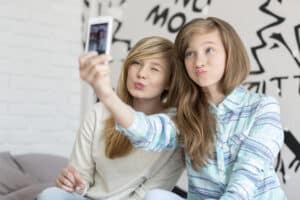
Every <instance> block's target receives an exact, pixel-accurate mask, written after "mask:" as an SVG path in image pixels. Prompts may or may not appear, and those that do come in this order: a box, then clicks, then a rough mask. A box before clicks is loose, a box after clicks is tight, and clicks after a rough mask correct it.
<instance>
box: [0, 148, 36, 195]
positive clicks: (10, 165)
mask: <svg viewBox="0 0 300 200" xmlns="http://www.w3.org/2000/svg"><path fill="white" fill-rule="evenodd" d="M35 183H37V180H36V179H35V178H33V177H32V176H30V175H28V174H26V173H24V172H23V171H22V169H21V168H20V167H19V165H18V163H16V161H15V160H14V158H13V157H12V155H11V154H10V153H8V152H3V153H0V195H6V194H8V193H11V192H14V191H16V190H19V189H22V188H24V187H26V186H29V185H32V184H35Z"/></svg>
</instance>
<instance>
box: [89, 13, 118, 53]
mask: <svg viewBox="0 0 300 200" xmlns="http://www.w3.org/2000/svg"><path fill="white" fill-rule="evenodd" d="M112 25H113V18H112V17H110V16H99V17H91V18H89V21H88V31H87V40H86V46H85V51H86V52H88V51H97V52H98V54H103V53H105V54H110V47H111V41H112Z"/></svg>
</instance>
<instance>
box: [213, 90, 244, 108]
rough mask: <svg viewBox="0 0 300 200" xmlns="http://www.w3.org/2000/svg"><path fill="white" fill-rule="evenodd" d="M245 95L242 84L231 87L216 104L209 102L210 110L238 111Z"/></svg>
mask: <svg viewBox="0 0 300 200" xmlns="http://www.w3.org/2000/svg"><path fill="white" fill-rule="evenodd" d="M245 95H246V89H245V88H244V87H243V86H238V87H236V88H235V89H233V90H232V91H231V92H230V93H229V94H228V95H227V96H226V97H225V98H224V99H223V101H222V102H221V103H220V104H219V105H218V106H216V105H214V104H213V103H210V105H211V107H212V111H213V112H214V113H220V112H221V113H222V112H224V111H226V110H231V111H232V112H235V111H238V110H239V109H238V108H240V107H241V106H242V99H243V98H244V96H245Z"/></svg>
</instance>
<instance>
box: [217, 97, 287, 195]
mask: <svg viewBox="0 0 300 200" xmlns="http://www.w3.org/2000/svg"><path fill="white" fill-rule="evenodd" d="M282 145H283V130H282V127H281V122H280V109H279V105H278V103H277V101H276V100H275V99H273V98H271V97H265V98H264V99H263V100H262V101H261V103H260V105H259V107H258V109H257V115H256V118H255V122H254V123H253V127H252V128H251V130H250V134H249V136H248V137H247V138H246V139H245V140H244V141H243V142H242V144H241V146H240V150H239V152H238V155H237V159H236V162H235V164H234V167H233V169H232V175H231V177H230V180H229V183H228V186H227V188H226V190H225V193H224V194H223V196H222V197H221V200H227V199H228V200H229V199H251V198H252V197H253V195H254V190H255V189H259V184H261V183H262V181H263V180H264V178H269V183H268V184H270V187H276V184H277V183H276V180H273V179H272V175H274V174H273V173H272V172H274V170H273V165H274V161H275V159H276V157H277V154H278V152H279V150H280V148H281V146H282ZM277 187H278V185H277ZM278 198H279V197H278Z"/></svg>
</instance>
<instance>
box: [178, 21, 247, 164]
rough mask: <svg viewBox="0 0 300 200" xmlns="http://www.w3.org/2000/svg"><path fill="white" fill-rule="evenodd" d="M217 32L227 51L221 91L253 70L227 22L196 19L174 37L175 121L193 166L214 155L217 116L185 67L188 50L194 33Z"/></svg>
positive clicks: (220, 83) (236, 84)
mask: <svg viewBox="0 0 300 200" xmlns="http://www.w3.org/2000/svg"><path fill="white" fill-rule="evenodd" d="M216 30H217V31H218V32H219V34H220V36H221V39H222V42H223V45H224V48H225V52H226V66H225V72H224V75H223V77H222V79H221V80H220V82H219V87H220V90H221V91H222V92H223V93H224V94H225V95H227V94H228V93H230V92H231V91H232V90H233V89H234V88H235V87H236V86H238V85H240V84H241V83H242V82H243V81H244V80H245V79H246V77H247V75H248V73H249V69H250V64H249V58H248V55H247V52H246V49H245V47H244V45H243V43H242V41H241V39H240V37H239V36H238V34H237V33H236V31H235V30H234V28H233V27H232V26H231V25H230V24H228V23H227V22H225V21H223V20H221V19H218V18H215V17H209V18H206V19H203V18H197V19H194V20H192V21H190V22H189V23H187V24H185V25H184V26H183V27H182V28H181V30H180V31H179V33H178V34H177V36H176V39H175V51H176V56H177V57H178V59H179V67H178V73H177V74H178V75H179V79H181V81H180V85H179V86H178V87H179V88H178V90H179V94H180V95H181V98H180V99H179V103H178V108H177V117H176V123H177V126H178V128H179V130H180V132H181V133H182V137H183V141H184V148H185V151H186V153H187V154H188V155H189V157H190V160H191V164H192V166H193V167H194V168H196V167H200V166H203V165H205V164H206V162H207V161H208V159H209V158H212V157H213V152H214V145H215V138H216V135H215V129H216V119H215V117H214V116H213V114H212V113H211V112H210V108H209V103H208V99H207V97H206V96H205V94H204V92H203V90H202V89H201V87H199V86H198V85H197V84H196V83H194V82H193V81H192V80H191V79H190V78H189V76H188V74H187V71H186V69H185V64H184V60H185V51H186V49H187V48H188V44H189V40H190V38H191V36H192V35H193V34H205V33H210V32H212V31H216Z"/></svg>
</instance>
